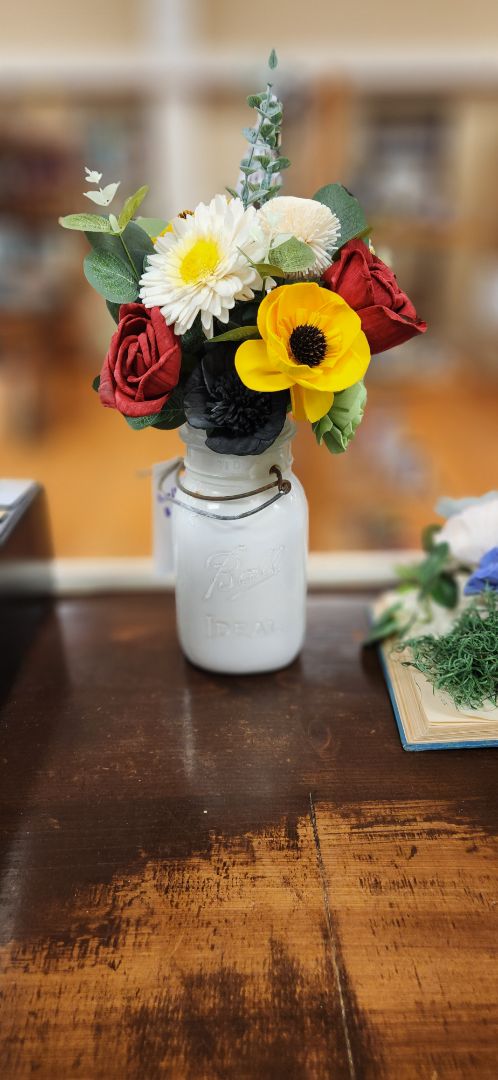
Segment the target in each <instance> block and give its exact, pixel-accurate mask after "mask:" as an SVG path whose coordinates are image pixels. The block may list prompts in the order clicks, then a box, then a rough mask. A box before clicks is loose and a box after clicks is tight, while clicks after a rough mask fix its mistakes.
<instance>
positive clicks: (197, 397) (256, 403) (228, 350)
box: [183, 343, 289, 456]
mask: <svg viewBox="0 0 498 1080" xmlns="http://www.w3.org/2000/svg"><path fill="white" fill-rule="evenodd" d="M236 349H237V346H236V345H232V344H231V343H226V344H223V345H222V344H220V345H216V346H212V347H211V349H210V351H209V352H208V353H206V354H205V355H204V356H203V358H202V360H201V361H200V363H199V364H198V365H197V367H196V368H195V370H194V371H193V372H192V375H191V376H190V379H189V381H188V383H187V385H186V387H185V397H184V402H183V405H184V409H185V415H186V417H187V420H188V422H189V424H190V425H191V426H192V427H195V428H203V429H204V430H205V431H206V432H207V439H206V446H208V447H209V449H210V450H215V451H216V453H218V454H239V455H241V456H242V455H244V454H262V453H263V451H264V450H267V449H268V447H269V446H271V445H272V443H273V442H275V439H276V438H277V435H279V434H280V432H281V430H282V428H283V426H284V423H285V417H286V414H287V406H288V402H289V392H288V390H278V391H276V392H275V393H263V394H259V393H257V391H255V390H249V389H248V387H247V386H244V383H243V382H241V380H240V379H239V376H238V375H237V372H236V370H235V364H234V356H235V352H236Z"/></svg>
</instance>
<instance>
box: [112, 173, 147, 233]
mask: <svg viewBox="0 0 498 1080" xmlns="http://www.w3.org/2000/svg"><path fill="white" fill-rule="evenodd" d="M148 190H149V188H148V185H147V184H144V186H143V187H141V188H139V189H138V191H135V192H134V194H133V195H130V196H129V197H128V198H127V200H126V202H125V204H124V206H123V209H122V211H121V213H120V215H119V218H118V223H119V228H120V229H125V228H126V226H127V224H128V222H129V221H131V219H132V217H133V216H134V214H135V213H136V211H137V210H138V208H139V206H141V204H142V203H143V201H144V199H145V196H146V195H147V192H148Z"/></svg>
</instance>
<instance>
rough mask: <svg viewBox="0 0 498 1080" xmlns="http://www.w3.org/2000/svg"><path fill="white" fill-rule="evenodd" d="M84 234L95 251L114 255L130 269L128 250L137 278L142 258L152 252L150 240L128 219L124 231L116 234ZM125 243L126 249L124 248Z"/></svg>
mask: <svg viewBox="0 0 498 1080" xmlns="http://www.w3.org/2000/svg"><path fill="white" fill-rule="evenodd" d="M86 236H87V240H88V241H89V243H90V244H91V246H92V247H93V248H94V250H95V251H100V252H108V253H109V254H110V255H114V256H115V258H116V259H120V261H121V262H122V263H124V265H125V266H126V267H127V268H128V270H131V266H130V261H129V259H128V252H129V253H130V256H131V261H132V263H133V266H134V268H135V273H136V276H137V278H140V277H141V276H142V271H143V265H144V258H145V257H146V256H147V255H151V254H153V252H154V245H153V243H152V240H151V239H150V237H149V236H148V235H147V233H146V232H145V231H144V229H142V228H141V227H140V226H139V225H138V224H137V222H136V221H130V222H129V223H128V225H127V226H126V229H125V230H124V232H122V233H120V234H118V235H111V236H108V235H103V234H100V233H87V234H86ZM125 244H126V248H127V250H125V246H124V245H125Z"/></svg>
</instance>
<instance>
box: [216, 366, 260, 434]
mask: <svg viewBox="0 0 498 1080" xmlns="http://www.w3.org/2000/svg"><path fill="white" fill-rule="evenodd" d="M271 410H272V401H271V394H258V393H256V391H255V390H249V389H248V387H247V386H244V383H243V382H241V380H240V379H239V377H238V375H237V374H236V372H228V373H227V374H225V375H223V377H222V378H220V379H218V381H217V383H216V385H215V386H214V387H213V388H212V390H211V394H210V400H209V402H208V403H207V407H206V415H207V418H208V421H209V425H210V426H211V425H212V426H213V427H217V428H221V427H226V428H229V429H230V431H234V432H238V433H239V434H243V435H251V434H252V433H253V432H254V431H257V430H258V429H259V428H261V427H262V425H263V424H264V423H265V420H267V419H268V417H269V416H270V414H271Z"/></svg>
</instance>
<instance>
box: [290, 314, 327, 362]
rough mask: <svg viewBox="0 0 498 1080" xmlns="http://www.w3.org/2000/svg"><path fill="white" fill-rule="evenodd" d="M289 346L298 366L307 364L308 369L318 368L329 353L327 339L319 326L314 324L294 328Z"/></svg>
mask: <svg viewBox="0 0 498 1080" xmlns="http://www.w3.org/2000/svg"><path fill="white" fill-rule="evenodd" d="M289 345H290V349H291V353H292V355H293V357H294V360H297V362H298V364H307V365H308V367H316V366H317V364H321V362H322V360H323V358H324V356H325V353H326V351H327V338H326V337H325V334H324V332H323V330H320V327H319V326H313V324H312V323H304V324H303V325H302V326H296V327H294V330H293V331H292V334H291V336H290V338H289Z"/></svg>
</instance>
